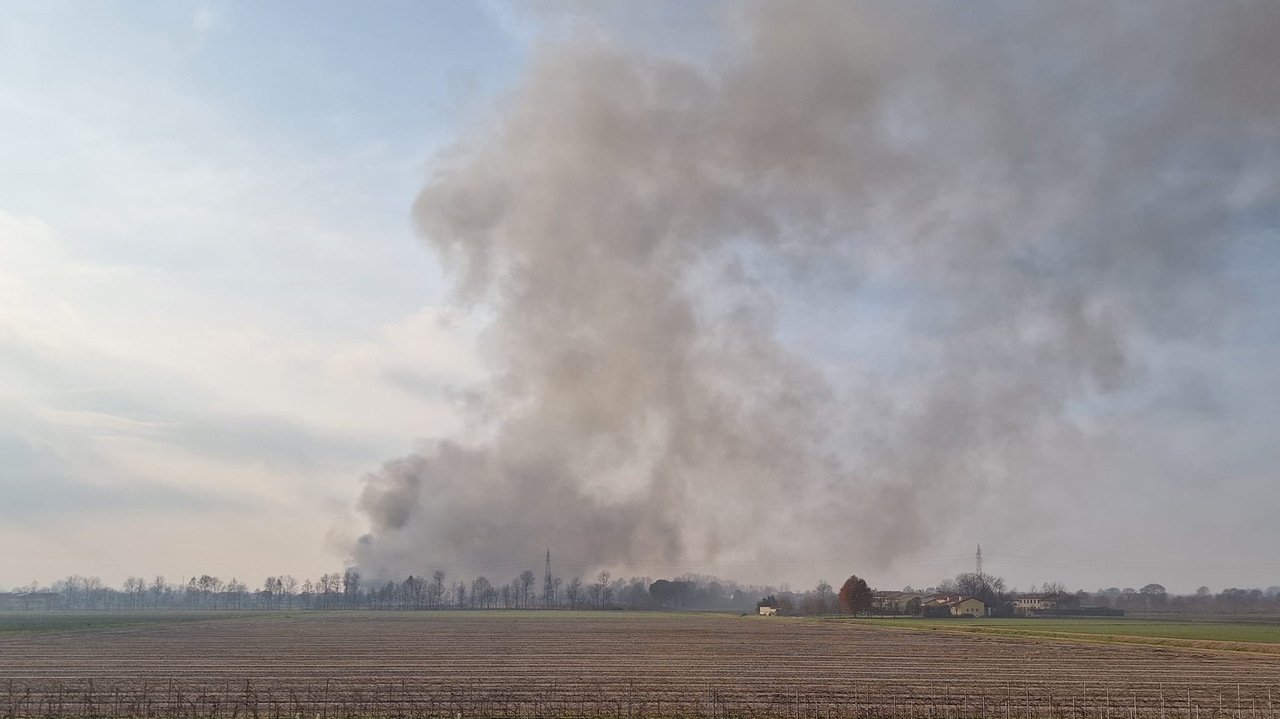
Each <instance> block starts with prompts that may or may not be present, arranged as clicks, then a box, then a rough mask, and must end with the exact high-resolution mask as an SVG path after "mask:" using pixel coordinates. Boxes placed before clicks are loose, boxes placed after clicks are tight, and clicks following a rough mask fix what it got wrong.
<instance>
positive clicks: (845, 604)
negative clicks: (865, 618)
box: [840, 574, 871, 614]
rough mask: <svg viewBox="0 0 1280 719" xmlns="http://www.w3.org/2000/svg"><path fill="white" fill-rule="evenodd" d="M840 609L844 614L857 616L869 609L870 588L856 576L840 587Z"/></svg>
mask: <svg viewBox="0 0 1280 719" xmlns="http://www.w3.org/2000/svg"><path fill="white" fill-rule="evenodd" d="M840 608H841V609H843V610H844V613H845V614H857V613H858V612H865V611H867V610H868V609H870V608H871V588H870V587H868V586H867V583H866V581H865V580H863V579H861V578H859V577H858V576H857V575H856V574H855V575H854V576H852V577H849V578H848V579H846V580H845V582H844V586H843V587H840Z"/></svg>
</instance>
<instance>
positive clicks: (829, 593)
mask: <svg viewBox="0 0 1280 719" xmlns="http://www.w3.org/2000/svg"><path fill="white" fill-rule="evenodd" d="M813 593H814V594H816V595H817V596H818V601H819V602H821V605H820V606H821V607H822V608H821V609H820V610H819V611H818V614H826V613H827V612H828V611H829V610H830V609H831V600H832V598H833V597H834V594H835V592H834V590H832V589H831V585H830V584H827V580H825V579H822V580H819V581H818V586H816V587H814V589H813Z"/></svg>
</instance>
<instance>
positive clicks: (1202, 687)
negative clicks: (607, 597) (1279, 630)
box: [0, 612, 1280, 719]
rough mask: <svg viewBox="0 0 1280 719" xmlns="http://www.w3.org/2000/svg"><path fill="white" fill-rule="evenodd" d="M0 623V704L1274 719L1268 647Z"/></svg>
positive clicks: (481, 625)
mask: <svg viewBox="0 0 1280 719" xmlns="http://www.w3.org/2000/svg"><path fill="white" fill-rule="evenodd" d="M5 622H6V619H5V618H4V617H0V716H3V717H22V716H59V717H68V716H104V717H136V716H165V717H185V716H191V717H245V718H246V719H248V717H254V718H256V719H276V718H277V717H303V716H305V717H314V716H320V717H322V718H325V717H348V716H415V717H416V716H423V717H425V716H449V717H454V718H455V719H456V718H457V717H458V716H477V717H479V716H605V715H608V716H630V717H641V716H699V717H701V716H706V717H720V716H724V717H734V716H779V717H782V716H786V717H853V716H858V717H871V716H893V717H907V716H919V717H933V716H937V717H957V718H958V717H975V716H990V717H1006V718H1008V719H1012V718H1013V717H1026V718H1028V719H1031V718H1034V717H1046V718H1047V717H1063V718H1064V719H1066V718H1068V717H1078V718H1079V719H1092V718H1093V717H1097V718H1099V719H1112V718H1114V719H1123V718H1125V717H1128V718H1129V719H1133V717H1135V716H1143V717H1162V718H1164V719H1176V718H1178V717H1187V718H1188V719H1201V717H1204V718H1205V719H1208V718H1209V717H1232V718H1233V719H1274V718H1275V717H1276V707H1275V706H1274V704H1273V699H1272V697H1273V695H1274V699H1275V702H1276V703H1280V659H1277V658H1276V657H1274V656H1265V655H1260V656H1253V655H1249V654H1242V653H1222V652H1211V651H1191V650H1184V649H1168V648H1161V647H1134V646H1119V645H1105V644H1094V643H1081V642H1070V641H1053V640H1044V639H1028V638H1013V637H1002V636H983V635H972V636H971V635H965V634H956V633H949V632H927V631H923V632H922V631H910V630H895V629H890V628H884V627H876V626H868V625H865V624H859V623H857V622H848V621H839V620H831V621H823V620H803V619H784V618H766V617H756V616H744V617H738V616H727V615H708V614H658V613H622V612H595V613H569V612H549V613H542V612H422V613H392V612H379V613H357V612H351V613H346V612H342V613H305V614H304V613H292V614H286V613H274V614H255V615H250V614H238V615H211V616H209V617H207V618H205V617H199V616H195V617H193V616H191V615H180V616H178V617H173V618H172V619H170V618H166V617H164V616H162V615H155V616H153V617H141V618H139V617H136V616H135V617H134V618H133V619H132V620H130V621H123V620H121V621H110V620H107V619H103V620H97V621H95V620H92V619H90V620H85V621H57V620H50V621H43V620H40V619H38V618H37V619H32V620H29V621H27V622H26V624H23V623H22V622H16V623H15V622H11V623H10V624H9V626H8V630H6V624H5Z"/></svg>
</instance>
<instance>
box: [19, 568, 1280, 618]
mask: <svg viewBox="0 0 1280 719" xmlns="http://www.w3.org/2000/svg"><path fill="white" fill-rule="evenodd" d="M934 593H942V594H964V595H967V596H972V597H977V598H978V599H981V600H982V601H983V602H985V603H986V604H987V606H989V607H990V608H991V610H992V613H993V614H996V615H1010V614H1013V601H1014V599H1016V598H1017V597H1019V596H1022V595H1024V594H1028V593H1030V594H1036V595H1040V596H1044V597H1048V598H1051V599H1053V600H1054V601H1055V603H1056V604H1057V605H1058V606H1060V607H1063V608H1069V609H1075V608H1089V607H1099V608H1105V609H1125V610H1138V611H1175V612H1200V613H1212V612H1222V613H1239V612H1262V611H1280V586H1271V587H1268V588H1267V589H1239V588H1229V589H1224V590H1222V591H1221V592H1216V593H1215V592H1212V591H1211V590H1209V588H1208V587H1201V588H1200V589H1199V590H1197V591H1196V592H1195V593H1194V594H1190V595H1175V594H1171V593H1169V592H1168V591H1166V589H1165V587H1164V586H1162V585H1160V584H1156V583H1149V584H1146V585H1144V586H1143V587H1142V588H1140V589H1132V588H1125V589H1119V588H1116V587H1112V588H1109V589H1099V590H1098V591H1097V592H1092V593H1090V592H1087V591H1083V590H1080V591H1076V592H1070V591H1068V590H1067V589H1066V587H1065V586H1064V585H1063V584H1062V583H1060V582H1046V583H1045V584H1043V585H1032V586H1031V587H1030V589H1029V591H1028V592H1019V591H1018V590H1016V589H1009V588H1007V587H1006V585H1005V581H1004V580H1003V579H1002V578H1000V577H997V576H993V575H990V574H980V573H974V572H969V573H963V574H960V575H957V576H956V577H954V578H948V579H945V580H943V581H941V582H939V583H938V584H937V585H936V586H931V587H928V588H926V589H922V590H915V589H913V588H912V587H909V586H908V587H905V588H904V589H903V590H902V594H904V595H929V594H934ZM893 594H895V593H885V592H874V591H872V589H871V588H870V587H869V586H868V585H867V583H866V581H865V580H862V579H860V578H859V577H857V576H852V577H850V578H849V580H847V581H846V582H845V583H844V585H842V586H841V588H840V590H839V591H837V590H835V589H834V588H833V587H832V586H831V585H830V584H828V583H827V582H826V581H819V582H818V583H817V585H816V586H814V588H813V589H810V590H807V591H801V592H793V591H790V590H788V589H787V588H786V587H785V585H784V586H783V588H782V589H778V588H776V587H771V586H756V585H743V584H739V583H737V582H733V581H725V580H720V579H718V578H715V577H709V576H703V575H694V574H689V575H682V576H680V577H678V578H676V579H672V580H667V579H658V580H656V581H654V580H651V579H650V578H648V577H631V578H629V579H623V578H615V577H613V576H612V574H611V573H610V572H609V571H607V570H606V571H602V572H599V573H598V574H597V575H596V576H595V577H594V578H589V579H586V580H584V579H583V578H582V577H573V578H571V579H570V580H569V581H567V582H566V581H563V580H562V579H561V578H560V577H557V576H554V575H552V574H551V573H550V572H546V573H545V574H544V576H543V578H542V582H541V586H538V582H537V577H536V576H535V575H534V573H533V572H532V571H531V570H525V571H523V572H521V573H520V574H518V575H517V576H516V577H514V578H512V579H511V580H510V581H507V582H492V581H490V580H489V579H488V578H486V577H484V576H479V577H475V578H472V579H467V580H463V579H455V578H453V577H451V576H450V575H449V574H447V573H446V572H444V571H442V570H437V571H435V572H432V573H431V574H430V575H426V574H424V575H420V576H419V575H409V576H407V577H405V578H404V579H402V580H398V581H396V580H387V581H377V582H370V581H366V580H365V579H364V578H363V577H362V575H361V574H360V572H359V571H358V570H355V569H348V570H345V571H342V572H332V573H328V574H323V575H321V576H320V577H318V578H316V579H314V580H312V579H305V578H304V579H302V580H298V579H296V578H294V577H293V576H290V575H280V576H272V577H267V578H266V580H264V581H263V583H262V585H261V586H259V587H249V586H248V585H247V584H246V583H244V582H241V581H239V580H237V579H235V578H232V579H230V580H226V581H223V580H222V579H220V578H218V577H216V576H213V575H209V574H202V575H198V576H192V577H189V578H184V579H183V580H182V581H179V582H171V581H169V580H167V579H166V578H165V577H163V576H156V577H152V578H151V579H149V580H148V579H144V578H142V577H129V578H128V579H126V580H125V581H124V582H123V583H122V584H121V585H120V586H119V587H118V588H117V587H112V586H108V585H106V584H105V583H103V582H102V581H101V580H100V579H98V578H97V577H84V576H79V575H74V576H69V577H66V578H65V579H63V580H60V581H58V582H55V583H53V584H52V585H50V586H41V585H40V584H38V583H35V582H33V583H31V584H30V585H27V586H23V587H17V588H14V589H13V590H12V591H10V592H7V593H0V609H9V610H15V609H16V610H42V609H45V610H84V611H92V610H113V611H116V610H142V609H150V610H224V611H227V610H259V611H271V610H346V609H352V610H354V609H366V610H443V609H510V610H525V609H574V610H577V609H586V610H606V609H668V610H671V609H720V610H742V611H747V610H750V609H752V608H753V607H759V606H772V607H776V608H778V609H779V610H780V611H781V612H782V613H784V614H800V615H808V616H816V615H823V614H839V613H846V614H881V615H904V614H906V615H919V614H920V613H921V609H920V600H919V599H914V600H911V599H907V600H905V601H899V600H898V599H895V598H894V597H893V596H891V595H893ZM762 597H763V598H762Z"/></svg>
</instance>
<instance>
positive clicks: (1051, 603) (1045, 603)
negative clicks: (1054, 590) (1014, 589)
mask: <svg viewBox="0 0 1280 719" xmlns="http://www.w3.org/2000/svg"><path fill="white" fill-rule="evenodd" d="M1057 606H1058V601H1057V599H1056V598H1055V597H1052V596H1050V595H1047V594H1024V595H1022V596H1020V597H1018V598H1016V599H1014V600H1013V611H1014V613H1015V614H1033V613H1035V612H1041V611H1044V610H1046V609H1054V608H1056V607H1057Z"/></svg>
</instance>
